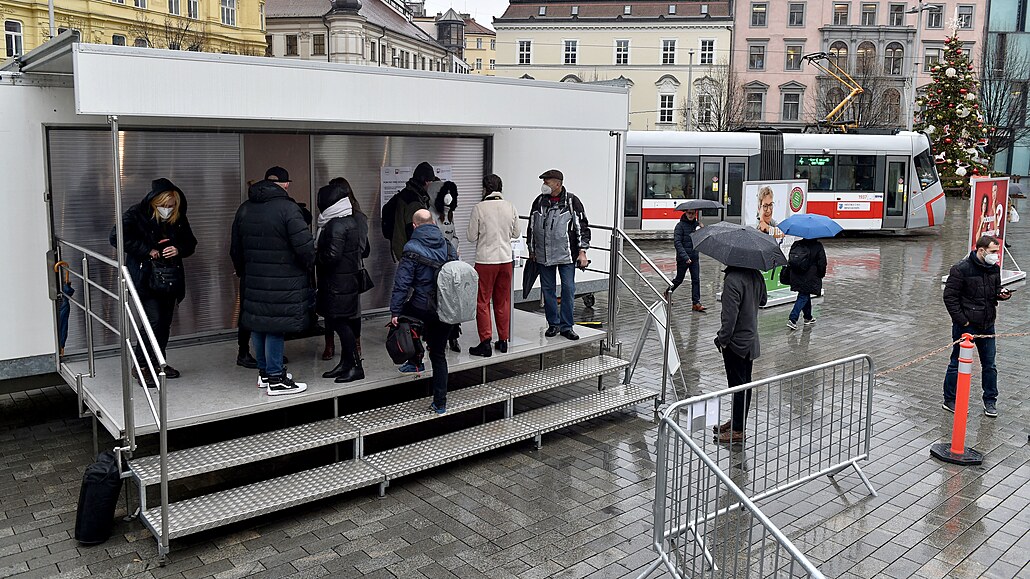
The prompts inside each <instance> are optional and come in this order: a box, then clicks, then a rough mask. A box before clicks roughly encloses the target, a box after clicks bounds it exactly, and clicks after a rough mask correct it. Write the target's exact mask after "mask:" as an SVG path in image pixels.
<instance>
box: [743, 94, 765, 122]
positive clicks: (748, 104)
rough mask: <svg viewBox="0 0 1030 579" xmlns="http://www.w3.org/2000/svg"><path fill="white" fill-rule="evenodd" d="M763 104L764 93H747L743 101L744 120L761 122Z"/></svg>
mask: <svg viewBox="0 0 1030 579" xmlns="http://www.w3.org/2000/svg"><path fill="white" fill-rule="evenodd" d="M764 104H765V93H760V92H749V93H747V96H746V97H745V99H744V120H746V121H760V120H762V108H763V106H764Z"/></svg>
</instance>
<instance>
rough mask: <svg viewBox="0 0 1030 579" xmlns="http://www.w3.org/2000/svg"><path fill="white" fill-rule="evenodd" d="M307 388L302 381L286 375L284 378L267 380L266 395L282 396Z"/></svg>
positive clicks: (297, 392) (298, 392)
mask: <svg viewBox="0 0 1030 579" xmlns="http://www.w3.org/2000/svg"><path fill="white" fill-rule="evenodd" d="M307 389H308V385H307V384H305V383H303V382H294V381H293V378H292V377H291V376H289V375H287V376H286V377H285V378H279V379H274V380H269V382H268V395H269V396H283V395H285V394H300V393H301V392H303V391H305V390H307Z"/></svg>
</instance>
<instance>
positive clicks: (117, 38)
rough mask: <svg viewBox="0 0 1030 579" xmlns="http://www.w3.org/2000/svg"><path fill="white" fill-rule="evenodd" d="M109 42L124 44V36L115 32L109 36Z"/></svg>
mask: <svg viewBox="0 0 1030 579" xmlns="http://www.w3.org/2000/svg"><path fill="white" fill-rule="evenodd" d="M111 44H113V45H115V46H125V37H124V36H122V35H121V34H115V35H113V36H111Z"/></svg>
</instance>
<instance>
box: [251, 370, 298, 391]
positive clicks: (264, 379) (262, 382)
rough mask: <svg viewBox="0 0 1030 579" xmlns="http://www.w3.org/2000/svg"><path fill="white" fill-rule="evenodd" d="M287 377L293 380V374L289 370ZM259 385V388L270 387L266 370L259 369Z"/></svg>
mask: <svg viewBox="0 0 1030 579" xmlns="http://www.w3.org/2000/svg"><path fill="white" fill-rule="evenodd" d="M285 369H286V367H285V366H283V370H285ZM286 377H287V378H289V379H291V380H292V379H293V374H290V373H289V372H287V373H286ZM257 387H258V388H268V375H267V374H265V373H264V372H261V371H260V370H259V371H258V379H257Z"/></svg>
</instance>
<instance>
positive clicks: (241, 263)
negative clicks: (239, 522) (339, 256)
mask: <svg viewBox="0 0 1030 579" xmlns="http://www.w3.org/2000/svg"><path fill="white" fill-rule="evenodd" d="M248 194H249V199H248V200H247V201H246V202H244V203H243V205H241V206H240V208H239V209H238V210H237V211H236V218H235V219H234V220H233V223H232V242H231V243H232V244H231V247H230V249H229V255H230V256H231V257H232V263H233V266H234V267H235V268H236V275H238V276H239V277H240V283H241V285H242V286H243V287H245V288H246V291H244V292H243V296H242V300H241V304H240V326H242V327H244V328H247V329H248V330H250V331H251V341H252V342H253V344H254V354H255V357H256V358H257V363H258V386H259V387H267V388H268V395H269V396H279V395H282V394H295V393H299V392H303V391H304V390H306V389H307V385H306V384H303V383H300V382H294V381H293V377H292V376H291V375H290V374H289V373H288V372H287V371H286V368H285V367H284V366H283V346H284V342H285V335H286V333H287V332H301V331H303V330H304V329H305V328H307V326H308V323H309V322H310V319H311V318H310V316H309V313H308V312H309V310H310V309H311V303H312V290H311V286H310V283H309V280H310V277H309V275H308V272H309V270H310V268H311V267H312V266H313V265H314V263H315V244H314V240H313V239H312V237H311V231H310V230H309V229H308V226H307V224H306V223H305V222H304V215H303V213H302V212H301V208H300V207H299V206H298V205H297V204H296V203H295V202H294V201H293V200H292V199H291V198H290V197H289V195H287V194H286V189H285V188H284V187H282V186H280V185H279V184H277V183H276V182H275V181H271V180H268V179H264V180H262V181H258V182H257V183H255V184H254V185H252V186H251V187H250V190H249V192H248Z"/></svg>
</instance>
